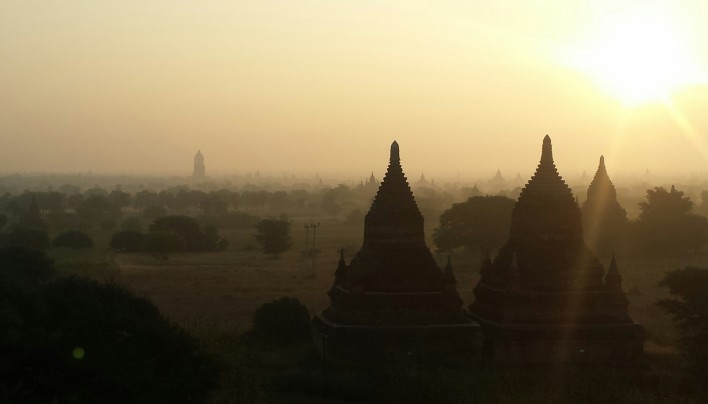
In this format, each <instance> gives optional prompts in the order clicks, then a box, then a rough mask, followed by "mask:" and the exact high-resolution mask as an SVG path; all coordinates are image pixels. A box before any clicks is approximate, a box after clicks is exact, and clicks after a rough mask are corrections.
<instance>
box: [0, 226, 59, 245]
mask: <svg viewBox="0 0 708 404" xmlns="http://www.w3.org/2000/svg"><path fill="white" fill-rule="evenodd" d="M0 247H18V248H26V249H30V250H45V249H47V248H49V235H48V234H47V232H46V231H44V230H41V229H34V228H27V227H16V228H15V229H13V230H12V231H11V232H9V233H0Z"/></svg>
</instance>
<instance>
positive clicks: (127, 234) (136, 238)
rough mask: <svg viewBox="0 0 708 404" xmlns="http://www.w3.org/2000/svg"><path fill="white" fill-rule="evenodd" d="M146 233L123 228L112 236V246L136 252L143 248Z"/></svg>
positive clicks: (124, 250)
mask: <svg viewBox="0 0 708 404" xmlns="http://www.w3.org/2000/svg"><path fill="white" fill-rule="evenodd" d="M144 241H145V235H144V234H143V233H141V232H139V231H135V230H123V231H119V232H118V233H115V234H113V236H112V237H111V248H112V249H114V250H116V251H122V252H136V251H140V250H142V248H143V242H144Z"/></svg>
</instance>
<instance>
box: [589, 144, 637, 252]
mask: <svg viewBox="0 0 708 404" xmlns="http://www.w3.org/2000/svg"><path fill="white" fill-rule="evenodd" d="M581 210H582V214H583V230H584V231H585V240H586V242H587V243H588V246H589V247H590V248H591V249H592V250H593V251H595V253H597V254H599V255H608V254H610V253H612V252H613V251H616V250H618V249H619V248H620V246H621V245H622V244H623V241H625V240H624V236H625V234H626V231H627V226H628V221H627V211H625V210H624V209H623V208H622V206H620V204H619V202H617V191H616V190H615V186H614V185H613V184H612V181H611V180H610V176H609V175H608V174H607V169H606V168H605V157H604V156H600V164H599V166H598V167H597V172H596V173H595V177H594V178H593V179H592V182H590V186H589V187H588V193H587V199H586V200H585V202H584V203H583V207H582V209H581Z"/></svg>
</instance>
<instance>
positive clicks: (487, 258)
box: [481, 248, 492, 265]
mask: <svg viewBox="0 0 708 404" xmlns="http://www.w3.org/2000/svg"><path fill="white" fill-rule="evenodd" d="M481 258H482V265H484V264H487V263H490V264H491V263H492V259H491V258H490V255H489V249H488V248H483V249H482V255H481Z"/></svg>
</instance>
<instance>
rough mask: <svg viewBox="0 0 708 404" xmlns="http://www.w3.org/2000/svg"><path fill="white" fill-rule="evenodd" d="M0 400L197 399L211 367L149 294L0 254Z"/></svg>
mask: <svg viewBox="0 0 708 404" xmlns="http://www.w3.org/2000/svg"><path fill="white" fill-rule="evenodd" d="M0 267H1V268H2V269H3V271H1V272H0V278H1V279H2V282H0V292H2V296H3V299H1V300H0V308H2V313H3V315H2V316H0V329H2V331H3V332H2V334H0V357H2V366H0V402H13V403H14V402H17V403H19V402H101V403H125V402H140V403H153V402H154V403H168V402H174V403H186V402H199V401H202V400H204V399H205V398H206V395H207V394H208V393H209V391H210V390H211V389H212V388H213V387H214V385H215V380H216V376H217V371H216V367H215V365H214V363H213V362H212V361H211V360H210V359H209V358H208V357H206V356H205V355H204V354H203V353H202V352H200V351H199V350H198V349H197V345H196V344H195V342H194V341H193V339H192V338H191V337H189V336H188V335H187V334H186V333H185V332H184V331H183V330H181V329H180V328H179V327H177V326H175V325H174V324H171V323H170V322H169V321H167V320H166V319H165V318H164V317H163V316H162V315H161V314H160V313H159V311H158V310H157V308H156V307H155V306H154V305H153V304H152V303H150V302H149V301H148V300H145V299H142V298H138V297H135V296H133V295H132V294H131V293H130V292H129V291H127V290H126V289H124V288H122V287H121V286H118V285H115V284H99V283H97V282H95V281H93V280H88V279H78V278H58V279H53V280H52V279H51V274H52V266H51V262H50V261H49V260H48V259H47V258H46V257H45V256H44V254H42V253H40V252H34V253H32V252H27V251H22V250H17V249H11V250H7V249H6V250H0Z"/></svg>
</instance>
